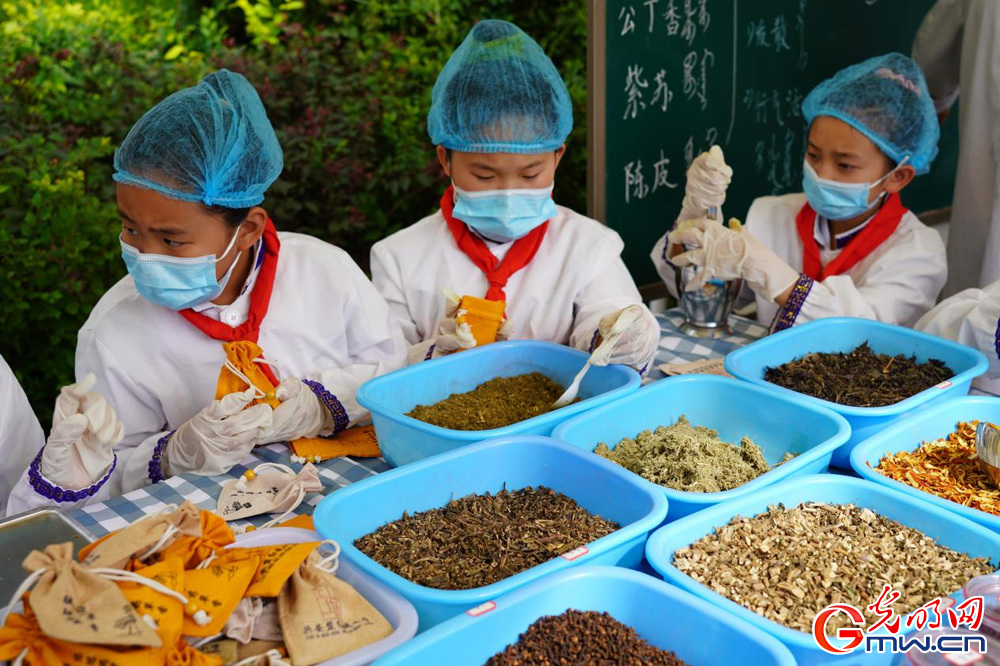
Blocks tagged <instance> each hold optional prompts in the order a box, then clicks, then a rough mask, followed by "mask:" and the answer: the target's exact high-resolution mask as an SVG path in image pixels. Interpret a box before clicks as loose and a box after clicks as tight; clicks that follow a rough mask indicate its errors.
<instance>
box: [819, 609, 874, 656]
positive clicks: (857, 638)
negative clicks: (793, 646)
mask: <svg viewBox="0 0 1000 666" xmlns="http://www.w3.org/2000/svg"><path fill="white" fill-rule="evenodd" d="M841 612H843V613H847V614H848V616H850V618H851V622H852V623H853V624H855V625H857V626H859V627H863V626H864V625H865V616H864V615H862V614H861V611H860V610H858V609H857V608H855V607H854V606H851V605H850V604H830V605H829V606H827V607H826V608H824V609H823V610H822V611H820V614H819V615H817V616H816V619H814V620H813V638H814V639H815V640H816V644H817V645H819V646H820V648H822V649H823V651H824V652H829V653H830V654H847V653H848V652H852V651H853V650H854V648H856V647H858V646H859V645H861V641H863V640H864V639H865V635H864V632H862V631H861V630H860V629H851V628H850V627H841V628H840V629H837V638H839V639H841V640H846V641H848V642H847V644H846V645H845V646H844V647H837V646H835V645H833V644H832V643H831V642H830V639H829V638H828V637H827V635H826V623H827V622H829V621H830V618H831V617H833V616H834V615H836V614H837V613H841Z"/></svg>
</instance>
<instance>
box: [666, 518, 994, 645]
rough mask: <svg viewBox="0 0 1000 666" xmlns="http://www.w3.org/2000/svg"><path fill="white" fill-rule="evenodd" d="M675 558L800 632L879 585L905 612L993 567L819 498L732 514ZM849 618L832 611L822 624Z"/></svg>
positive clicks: (870, 598) (866, 597)
mask: <svg viewBox="0 0 1000 666" xmlns="http://www.w3.org/2000/svg"><path fill="white" fill-rule="evenodd" d="M673 563H674V566H676V567H677V568H678V569H680V570H681V571H683V572H684V573H686V574H688V575H689V576H691V577H692V578H694V579H695V580H696V581H698V582H700V583H703V584H704V585H707V586H708V587H710V588H711V589H713V590H715V591H716V592H718V593H719V594H721V595H723V596H725V597H728V598H729V599H732V600H733V601H735V602H736V603H738V604H740V605H741V606H744V607H746V608H749V609H750V610H752V611H754V612H755V613H758V614H759V615H763V616H764V617H766V618H768V619H770V620H774V621H775V622H778V623H780V624H783V625H785V626H786V627H790V628H792V629H797V630H798V631H805V632H810V631H812V622H813V618H815V617H816V614H817V613H819V611H821V610H823V609H824V608H826V607H827V606H828V605H830V604H832V603H849V604H853V605H855V606H857V607H859V608H864V607H865V606H867V605H868V604H870V603H873V602H874V601H875V600H876V599H877V598H878V596H879V594H880V593H881V592H882V587H883V585H892V586H893V588H894V589H895V590H897V591H898V592H900V593H901V594H902V596H901V597H900V598H899V599H898V600H897V601H896V602H895V604H893V606H892V608H893V610H895V611H896V613H897V614H899V615H905V614H907V613H909V612H911V611H913V610H915V609H916V608H918V607H920V606H922V605H923V604H925V603H927V602H928V601H931V600H933V599H936V598H938V597H941V596H947V595H949V594H952V593H953V592H954V591H955V590H957V589H959V588H961V587H962V585H963V584H964V583H965V582H966V581H967V580H969V579H970V578H973V577H975V576H979V575H982V574H986V573H992V572H993V571H994V570H995V569H996V567H995V566H993V565H992V564H990V562H989V561H988V560H987V559H986V558H984V557H977V558H974V557H970V556H968V555H965V554H963V553H959V552H956V551H954V550H951V549H950V548H945V547H944V546H941V545H939V544H938V543H937V542H935V541H934V539H932V538H930V537H929V536H927V535H926V534H923V533H922V532H919V531H917V530H915V529H913V528H911V527H906V526H905V525H901V524H900V523H897V522H896V521H894V520H890V519H888V518H886V517H885V516H881V515H879V514H877V513H875V512H873V511H871V510H869V509H863V508H858V507H856V506H854V505H852V504H845V505H835V504H818V503H807V504H800V505H799V506H796V507H794V508H791V509H788V508H785V507H784V506H780V505H779V506H772V507H770V508H769V509H768V510H767V511H766V512H764V513H762V514H760V515H759V516H755V517H753V518H744V517H742V516H737V517H736V518H734V519H733V520H732V521H730V523H729V524H728V525H725V526H723V527H720V528H718V529H716V530H715V531H714V532H713V533H712V534H710V535H708V536H705V537H702V538H701V539H699V540H698V541H696V542H695V543H693V544H691V545H690V546H688V547H686V548H681V549H679V550H678V551H677V552H676V553H674V557H673ZM865 613H866V617H868V619H869V621H874V620H875V619H876V617H875V616H872V615H870V614H869V613H868V612H867V611H865ZM849 624H850V620H849V619H848V618H846V616H844V615H843V614H837V615H835V616H834V618H833V619H832V620H831V621H830V622H829V623H828V624H827V631H828V633H831V634H833V632H834V631H836V629H837V628H839V627H844V626H848V625H849Z"/></svg>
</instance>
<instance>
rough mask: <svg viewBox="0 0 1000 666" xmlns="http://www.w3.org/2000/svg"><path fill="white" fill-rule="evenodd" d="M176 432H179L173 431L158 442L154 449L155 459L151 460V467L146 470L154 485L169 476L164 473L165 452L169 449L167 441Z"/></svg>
mask: <svg viewBox="0 0 1000 666" xmlns="http://www.w3.org/2000/svg"><path fill="white" fill-rule="evenodd" d="M175 432H177V431H176V430H171V431H170V432H168V433H167V434H166V435H164V436H163V437H161V438H160V439H159V441H158V442H156V448H154V449H153V457H152V458H150V459H149V465H148V466H147V468H146V469H147V473H148V475H149V480H150V481H151V482H152V483H157V482H159V481H163V479H165V478H167V475H166V474H164V473H163V450H164V449H165V448H167V440H169V439H170V436H171V435H173V434H174V433H175Z"/></svg>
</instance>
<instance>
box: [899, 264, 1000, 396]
mask: <svg viewBox="0 0 1000 666" xmlns="http://www.w3.org/2000/svg"><path fill="white" fill-rule="evenodd" d="M916 328H917V329H918V330H921V331H926V332H927V333H930V334H932V335H937V336H939V337H942V338H947V339H948V340H954V341H955V342H959V343H961V344H963V345H968V346H969V347H974V348H976V349H978V350H979V351H981V352H982V353H983V354H985V355H986V358H987V359H989V362H990V367H989V369H988V370H987V371H986V374H984V375H982V376H981V377H977V378H976V379H974V380H973V382H972V385H973V386H974V387H976V388H978V389H980V390H981V391H986V392H987V393H993V394H995V395H1000V282H994V283H993V284H991V285H989V286H987V287H986V288H985V289H966V290H965V291H962V292H959V293H957V294H955V295H954V296H952V297H951V298H946V299H945V300H943V301H941V302H940V303H939V304H938V305H937V307H935V308H934V309H933V310H931V311H930V312H928V313H927V314H926V315H924V316H923V317H921V319H920V321H918V322H917V325H916Z"/></svg>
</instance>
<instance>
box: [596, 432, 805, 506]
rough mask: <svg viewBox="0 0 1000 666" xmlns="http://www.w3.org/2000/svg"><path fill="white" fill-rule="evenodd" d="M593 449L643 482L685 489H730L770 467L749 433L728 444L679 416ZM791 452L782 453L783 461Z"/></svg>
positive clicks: (698, 491)
mask: <svg viewBox="0 0 1000 666" xmlns="http://www.w3.org/2000/svg"><path fill="white" fill-rule="evenodd" d="M594 453H596V454H597V455H599V456H603V457H605V458H607V459H609V460H612V461H614V462H616V463H618V464H619V465H621V466H622V467H624V468H625V469H627V470H629V471H630V472H634V473H636V474H638V475H639V476H641V477H642V478H644V479H646V480H647V481H652V482H653V483H656V484H659V485H661V486H666V487H668V488H673V489H674V490H683V491H685V492H689V493H716V492H720V491H723V490H732V489H733V488H738V487H740V486H742V485H743V484H744V483H747V482H748V481H752V480H753V479H756V478H757V477H758V476H760V475H761V474H763V473H764V472H767V471H769V470H770V469H771V466H770V465H768V464H767V461H766V460H765V459H764V452H763V451H761V449H760V447H759V446H757V445H756V444H754V442H753V440H751V439H750V438H749V437H744V438H743V439H742V440H741V442H740V445H739V446H736V445H735V444H729V443H728V442H724V441H722V440H721V439H720V438H719V432H718V431H717V430H712V429H711V428H705V427H703V426H692V425H691V423H690V422H689V421H688V420H687V418H685V417H684V416H681V417H680V418H679V419H678V420H677V423H674V424H673V425H671V426H668V427H664V426H660V427H659V428H657V429H656V430H655V431H649V430H644V431H643V432H641V433H639V434H638V435H636V437H635V439H632V438H631V437H626V438H625V439H623V440H621V441H620V442H618V444H617V445H616V446H615V448H614V449H611V448H609V447H608V445H607V444H605V443H603V442H601V443H600V444H598V445H597V448H596V449H594ZM792 457H793V456H792V454H790V453H789V454H786V455H785V460H783V461H782V462H786V461H787V460H790V459H791V458H792ZM779 464H781V463H779Z"/></svg>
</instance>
